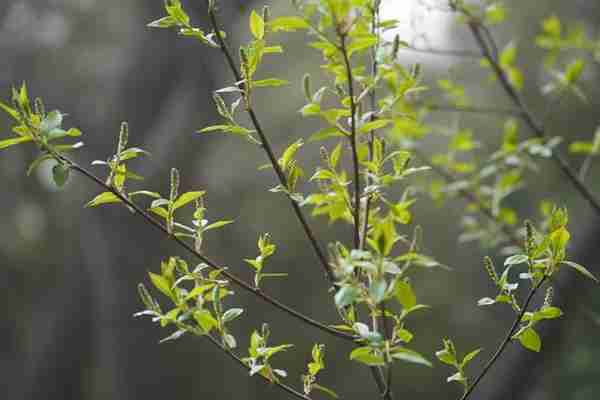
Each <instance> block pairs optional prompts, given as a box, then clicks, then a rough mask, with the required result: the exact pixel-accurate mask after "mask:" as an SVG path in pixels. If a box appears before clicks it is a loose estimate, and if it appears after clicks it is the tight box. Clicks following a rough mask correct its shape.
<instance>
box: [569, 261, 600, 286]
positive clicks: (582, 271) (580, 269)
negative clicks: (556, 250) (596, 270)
mask: <svg viewBox="0 0 600 400" xmlns="http://www.w3.org/2000/svg"><path fill="white" fill-rule="evenodd" d="M561 264H566V265H568V266H569V267H571V268H573V269H575V270H576V271H577V272H579V273H580V274H583V275H585V276H587V277H588V278H590V279H591V280H593V281H594V282H596V283H600V281H598V278H596V277H595V276H594V274H592V273H591V272H590V271H588V270H587V268H585V267H584V266H583V265H580V264H577V263H575V262H573V261H563V262H562V263H561Z"/></svg>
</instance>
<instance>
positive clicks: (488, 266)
mask: <svg viewBox="0 0 600 400" xmlns="http://www.w3.org/2000/svg"><path fill="white" fill-rule="evenodd" d="M483 264H484V266H485V270H486V271H487V273H488V275H489V277H490V279H491V280H492V281H493V282H498V279H499V278H498V273H497V272H496V267H494V262H493V261H492V259H491V258H490V257H487V256H486V257H484V258H483Z"/></svg>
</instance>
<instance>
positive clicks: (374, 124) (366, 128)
mask: <svg viewBox="0 0 600 400" xmlns="http://www.w3.org/2000/svg"><path fill="white" fill-rule="evenodd" d="M392 122H393V121H392V120H391V119H377V120H375V121H371V122H367V123H366V124H364V125H362V126H361V127H360V128H358V133H368V132H371V131H374V130H377V129H381V128H385V127H386V126H388V125H389V124H390V123H392Z"/></svg>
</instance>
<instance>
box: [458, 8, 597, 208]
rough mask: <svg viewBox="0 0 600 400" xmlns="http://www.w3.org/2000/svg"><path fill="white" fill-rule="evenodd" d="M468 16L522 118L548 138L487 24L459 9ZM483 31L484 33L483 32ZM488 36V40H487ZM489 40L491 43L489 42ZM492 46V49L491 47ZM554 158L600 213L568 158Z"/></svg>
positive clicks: (483, 49) (483, 48) (476, 36)
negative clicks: (514, 81) (499, 57)
mask: <svg viewBox="0 0 600 400" xmlns="http://www.w3.org/2000/svg"><path fill="white" fill-rule="evenodd" d="M459 11H461V12H463V13H465V15H466V16H467V17H470V20H469V21H468V23H467V26H468V27H469V29H470V30H471V33H472V34H473V37H474V38H475V40H476V41H477V44H478V46H479V48H480V50H481V54H482V55H483V57H484V58H485V59H487V60H488V62H489V63H490V66H491V67H492V70H493V71H494V74H495V75H496V77H497V78H498V80H499V81H500V84H501V86H502V88H503V89H504V91H505V92H506V94H507V95H508V97H509V98H510V99H511V101H512V102H513V103H514V105H515V106H516V107H517V108H518V109H519V110H521V118H522V119H523V120H524V121H525V123H526V124H527V125H528V126H529V128H530V129H531V130H532V131H533V133H534V134H535V135H536V136H537V137H539V138H542V139H545V138H546V131H545V128H544V126H543V125H542V124H541V123H540V122H538V121H537V120H536V118H535V116H534V115H533V114H532V113H531V111H529V109H528V108H527V106H526V105H525V102H524V100H523V98H522V97H521V95H520V94H519V93H518V92H517V90H516V89H515V87H514V86H513V85H512V84H511V83H510V80H509V79H508V77H507V75H506V73H505V72H504V70H503V69H502V66H501V65H500V64H499V62H498V60H497V57H495V56H494V53H493V52H494V50H493V49H496V48H497V46H496V43H495V41H494V38H493V36H492V35H491V34H490V32H489V31H488V30H487V28H486V27H485V25H483V24H482V22H481V21H479V20H478V19H475V18H474V17H472V16H470V15H469V14H468V12H466V11H464V10H459ZM482 32H483V33H482ZM484 36H485V38H484ZM486 38H487V42H486ZM488 42H489V43H488ZM490 47H491V49H490ZM552 159H553V160H554V161H555V162H556V163H557V164H558V166H559V168H560V170H561V171H562V172H563V173H564V174H565V175H566V176H567V178H568V180H569V181H570V182H571V183H572V184H573V186H574V187H575V189H576V190H577V191H578V192H579V194H581V196H582V197H583V198H584V199H585V200H587V202H588V203H589V205H590V206H591V207H592V208H593V209H594V211H595V213H596V214H598V215H600V202H599V201H598V199H596V198H595V197H594V195H593V194H592V193H591V192H590V191H589V189H588V188H587V187H586V186H585V183H584V182H583V180H581V179H580V178H579V177H578V176H577V172H575V170H574V169H573V168H572V167H571V166H570V164H569V162H568V161H567V159H566V158H565V157H564V156H563V155H562V154H561V153H559V152H558V151H557V150H553V151H552Z"/></svg>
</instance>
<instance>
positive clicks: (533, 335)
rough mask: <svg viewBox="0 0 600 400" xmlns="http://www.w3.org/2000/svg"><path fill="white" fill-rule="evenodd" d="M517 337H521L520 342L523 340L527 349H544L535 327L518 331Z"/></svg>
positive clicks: (537, 350) (536, 350)
mask: <svg viewBox="0 0 600 400" xmlns="http://www.w3.org/2000/svg"><path fill="white" fill-rule="evenodd" d="M516 339H519V342H521V344H522V345H523V347H525V348H526V349H529V350H532V351H535V352H539V351H540V350H541V349H542V340H541V339H540V336H539V335H538V334H537V332H536V331H535V330H534V329H533V328H527V329H525V330H523V331H522V332H520V333H518V336H517V337H516Z"/></svg>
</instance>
